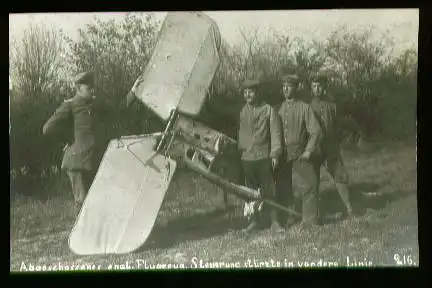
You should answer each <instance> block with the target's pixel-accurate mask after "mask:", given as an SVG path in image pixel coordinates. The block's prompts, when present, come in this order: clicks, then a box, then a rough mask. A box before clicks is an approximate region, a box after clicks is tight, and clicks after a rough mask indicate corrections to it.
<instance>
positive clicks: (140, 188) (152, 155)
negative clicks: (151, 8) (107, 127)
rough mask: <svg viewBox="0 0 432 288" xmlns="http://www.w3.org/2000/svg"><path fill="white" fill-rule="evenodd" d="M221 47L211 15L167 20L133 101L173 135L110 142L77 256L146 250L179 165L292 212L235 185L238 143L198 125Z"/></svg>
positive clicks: (79, 230)
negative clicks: (164, 123) (162, 122)
mask: <svg viewBox="0 0 432 288" xmlns="http://www.w3.org/2000/svg"><path fill="white" fill-rule="evenodd" d="M220 46H221V36H220V33H219V30H218V27H217V25H216V24H215V22H214V21H213V20H212V19H210V18H209V17H207V16H206V15H205V14H203V13H199V12H172V13H168V14H167V16H166V18H165V20H164V22H163V25H162V27H161V30H160V32H159V35H158V41H157V43H156V46H155V48H154V50H153V54H152V56H151V58H150V60H149V63H148V64H147V66H146V69H145V71H144V73H143V75H141V76H140V77H139V78H138V79H137V81H136V82H135V85H134V86H133V88H132V93H131V94H129V95H132V97H133V98H135V99H138V100H140V101H141V102H142V103H143V104H144V105H146V106H147V107H149V108H150V109H151V110H153V111H154V112H155V113H156V114H157V115H158V116H159V117H160V118H161V119H162V120H164V121H165V122H166V123H167V124H166V127H165V130H164V131H162V132H160V133H155V134H149V135H136V136H125V137H121V138H119V139H113V140H111V141H110V143H109V145H108V148H107V150H106V152H105V154H104V157H103V159H102V162H101V164H100V166H99V169H98V171H97V174H96V176H95V179H94V181H93V183H92V185H91V187H90V189H89V193H88V196H87V198H86V200H85V202H84V204H83V207H82V209H81V211H80V214H79V216H78V218H77V220H76V223H75V225H74V228H73V230H72V232H71V235H70V237H69V246H70V248H71V250H72V251H73V252H74V253H76V254H80V255H94V254H122V253H130V252H133V251H134V250H136V249H138V248H139V247H140V246H142V245H143V244H144V242H145V241H146V240H147V238H148V236H149V235H150V233H151V231H152V229H153V226H154V224H155V221H156V218H157V215H158V212H159V209H160V207H161V205H162V202H163V200H164V197H165V194H166V191H167V190H168V187H169V184H170V181H171V179H172V177H173V174H174V173H175V171H176V168H177V166H178V165H184V166H186V167H188V168H189V169H192V170H193V171H195V172H197V173H199V174H200V175H202V176H204V177H205V178H207V179H208V180H209V181H211V182H213V183H216V184H217V185H219V186H221V187H223V188H224V193H227V191H228V192H230V193H233V194H234V195H236V196H238V197H240V198H242V199H244V200H247V201H249V200H262V201H265V202H267V203H268V204H270V205H272V206H273V207H276V208H277V209H281V210H284V211H286V212H288V213H292V211H291V210H290V209H287V208H285V207H283V206H280V205H278V204H276V203H274V202H272V201H270V200H267V199H261V198H260V195H259V191H256V190H253V189H249V188H247V187H245V186H242V185H240V184H237V183H235V181H232V179H230V175H233V174H234V173H233V171H232V169H236V168H235V167H234V166H233V165H230V164H231V163H232V159H233V157H237V155H238V154H237V143H236V141H235V140H234V139H232V138H230V137H228V136H226V135H225V134H223V133H220V132H218V131H216V130H214V129H212V128H209V127H207V126H206V125H204V124H203V123H201V122H199V121H197V119H196V117H197V116H198V115H199V113H200V112H201V110H202V107H203V104H204V102H205V100H206V94H207V90H208V88H209V86H210V84H211V82H212V80H213V76H214V74H215V72H216V69H217V68H218V65H219V63H220V60H221V59H220V57H221V56H220V49H221V48H220Z"/></svg>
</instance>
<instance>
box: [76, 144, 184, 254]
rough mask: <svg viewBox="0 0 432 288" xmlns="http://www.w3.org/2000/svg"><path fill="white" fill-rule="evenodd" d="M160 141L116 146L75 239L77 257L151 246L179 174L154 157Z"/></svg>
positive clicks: (95, 184)
mask: <svg viewBox="0 0 432 288" xmlns="http://www.w3.org/2000/svg"><path fill="white" fill-rule="evenodd" d="M155 138H156V137H144V136H139V137H137V138H136V139H134V138H120V139H115V140H112V141H111V142H110V144H109V146H108V149H107V151H106V152H105V155H104V157H103V159H102V163H101V165H100V167H99V170H98V172H97V175H96V177H95V179H94V181H93V183H92V186H91V188H90V190H89V193H88V195H87V198H86V200H85V202H84V204H83V207H82V209H81V211H80V214H79V216H78V219H77V221H76V223H75V225H74V228H73V230H72V232H71V235H70V237H69V246H70V248H71V250H72V251H73V252H74V253H76V254H79V255H92V254H122V253H129V252H132V251H134V250H136V249H138V248H139V247H140V246H141V245H142V244H144V243H145V241H146V240H147V238H148V236H149V235H150V233H151V231H152V229H153V225H154V223H155V221H156V218H157V215H158V212H159V209H160V207H161V205H162V202H163V199H164V197H165V194H166V191H167V190H168V188H169V184H170V181H171V178H172V176H173V174H174V171H175V169H176V162H175V161H173V160H170V159H168V158H165V157H164V156H162V155H160V154H155V153H154V150H153V147H154V145H155V143H156V139H155Z"/></svg>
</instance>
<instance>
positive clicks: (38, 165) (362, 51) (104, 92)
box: [9, 13, 417, 185]
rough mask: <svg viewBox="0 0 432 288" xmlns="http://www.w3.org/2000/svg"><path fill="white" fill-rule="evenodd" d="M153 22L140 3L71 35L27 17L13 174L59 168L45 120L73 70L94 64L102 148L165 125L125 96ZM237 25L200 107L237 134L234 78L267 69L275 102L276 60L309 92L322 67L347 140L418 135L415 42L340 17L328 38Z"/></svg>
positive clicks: (148, 49) (15, 100)
mask: <svg viewBox="0 0 432 288" xmlns="http://www.w3.org/2000/svg"><path fill="white" fill-rule="evenodd" d="M159 25H160V23H158V22H157V21H155V20H154V19H153V18H152V17H151V15H149V14H145V13H138V14H134V13H130V14H127V15H126V16H125V17H124V18H123V19H122V20H120V21H114V20H107V21H102V20H100V19H98V18H95V21H94V22H93V23H91V24H87V25H86V26H85V27H84V28H83V29H80V30H79V35H80V37H79V38H78V39H71V38H70V37H69V36H68V35H65V34H64V33H63V31H61V30H60V31H59V30H56V29H55V28H49V27H47V26H44V25H41V24H38V25H36V24H31V25H29V27H28V28H27V29H26V30H25V33H24V35H23V37H22V38H21V39H19V41H17V42H14V43H11V44H10V45H11V47H10V55H9V59H10V75H11V76H12V80H13V89H12V91H10V94H9V97H10V127H11V129H10V164H11V167H10V168H11V179H12V181H20V182H23V183H24V182H25V183H28V185H34V183H38V181H41V180H43V179H46V178H47V177H51V176H53V175H57V173H58V166H59V165H60V162H61V157H62V147H63V146H64V143H62V142H61V141H58V139H55V138H54V137H46V136H43V135H42V125H43V123H44V122H45V121H46V120H47V119H48V117H50V115H51V114H52V113H53V112H54V111H55V109H56V108H57V107H58V105H59V104H60V103H61V102H62V101H63V100H64V99H65V98H69V97H72V96H73V87H72V86H71V81H70V77H72V76H73V75H75V74H76V73H77V72H79V71H85V70H93V71H95V75H96V87H95V91H97V92H96V93H97V94H98V96H100V97H98V98H97V99H99V100H98V101H102V102H103V103H101V104H102V105H97V106H98V107H101V108H100V109H101V110H102V111H100V113H99V115H101V116H102V118H103V119H100V122H101V123H103V129H102V130H101V131H100V135H98V137H99V138H100V139H101V140H102V141H101V143H103V144H102V145H101V146H100V147H99V149H100V150H101V153H103V151H104V149H105V147H106V144H107V143H108V141H109V139H112V138H114V137H118V136H122V135H131V134H141V133H150V132H155V131H160V130H161V129H163V123H161V122H160V120H159V119H158V118H157V117H156V116H155V115H154V114H153V113H152V112H151V111H149V110H148V109H146V107H144V106H143V105H139V104H138V105H133V106H132V107H129V108H127V107H126V105H125V95H126V94H127V93H128V92H129V90H130V88H131V87H132V85H133V83H134V81H135V80H136V78H137V77H138V76H139V75H140V74H141V73H142V72H143V70H144V69H145V66H146V63H147V62H148V60H149V58H150V56H151V53H152V49H153V47H154V45H155V43H156V40H157V35H158V27H159ZM241 35H242V37H243V42H242V44H241V45H237V46H234V47H228V45H226V43H224V45H222V48H221V63H220V66H219V68H218V70H217V72H216V74H215V77H214V80H213V83H212V84H211V87H210V89H209V91H208V101H207V103H206V105H205V107H204V111H203V113H202V115H200V118H201V120H202V121H204V122H205V123H207V124H208V125H210V126H211V127H214V128H217V129H220V130H221V131H223V132H225V133H226V134H228V135H230V136H232V137H234V138H235V137H236V128H235V127H236V126H237V123H236V121H237V118H238V113H239V111H240V109H241V106H242V105H243V96H242V93H241V89H240V88H239V87H240V84H241V82H242V81H243V80H244V79H245V78H247V77H249V78H250V77H255V78H258V77H259V78H260V79H266V82H265V83H266V84H265V85H264V87H263V91H264V92H265V95H266V96H265V97H266V98H267V100H268V102H269V103H270V104H273V105H278V104H280V101H281V99H282V98H281V97H282V94H281V88H280V85H279V84H278V77H279V72H280V71H281V70H283V71H286V72H293V73H297V74H298V75H299V76H300V78H301V79H302V83H303V85H302V88H301V90H300V91H299V92H300V93H304V94H305V95H306V94H307V93H308V92H309V91H308V89H309V83H310V80H311V77H312V76H313V75H314V74H315V73H316V72H317V71H319V70H320V71H325V72H326V73H327V74H328V76H329V79H330V81H329V83H328V91H329V95H330V96H331V98H332V100H333V101H335V102H336V103H337V105H338V106H339V107H340V108H339V110H340V111H342V113H343V115H344V119H345V120H346V121H345V122H346V123H347V125H346V128H345V131H344V132H345V133H344V135H345V136H344V139H345V141H346V142H354V143H355V142H357V141H359V139H366V140H373V139H376V138H380V139H386V140H390V141H394V140H397V141H405V140H412V139H415V135H416V90H417V79H416V77H417V51H416V50H415V49H406V50H405V51H404V52H403V53H401V54H400V55H399V56H397V57H391V56H390V53H389V52H391V51H390V50H391V49H392V48H393V47H394V46H393V44H392V39H391V38H381V39H380V40H379V41H373V40H372V30H371V29H369V30H368V29H365V30H364V31H354V32H353V31H350V30H349V27H339V28H338V29H337V30H335V31H334V32H333V33H332V34H331V35H330V36H329V37H327V39H325V40H324V41H313V42H312V43H306V41H305V40H304V39H302V38H294V37H290V35H288V34H283V33H269V34H268V35H267V37H264V38H263V37H260V35H259V34H258V32H257V31H252V32H250V33H244V32H242V33H241ZM221 117H223V119H224V121H220V119H221Z"/></svg>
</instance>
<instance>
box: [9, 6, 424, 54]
mask: <svg viewBox="0 0 432 288" xmlns="http://www.w3.org/2000/svg"><path fill="white" fill-rule="evenodd" d="M205 13H206V14H207V15H208V16H210V17H211V18H213V19H214V20H215V21H216V23H217V24H218V26H219V29H220V32H221V34H222V37H223V38H224V39H225V40H226V41H227V42H228V43H229V44H231V45H233V44H238V43H239V42H240V41H241V36H240V33H239V29H240V28H242V29H244V30H246V31H247V30H253V29H255V28H258V29H259V31H260V32H261V33H262V34H263V35H265V31H268V29H274V30H276V31H281V32H282V31H287V32H288V33H290V35H292V36H301V37H303V38H304V39H305V40H311V39H323V38H325V37H326V36H327V35H328V34H329V33H330V32H331V31H333V30H334V28H336V27H337V26H338V25H341V24H346V25H348V26H350V27H352V28H353V29H357V28H359V27H365V26H374V27H375V28H376V32H377V33H376V37H377V38H379V37H380V33H382V32H386V31H388V32H389V33H390V34H391V35H392V36H393V37H394V38H395V40H396V45H397V46H399V48H400V49H404V48H405V47H412V46H414V47H417V42H418V25H419V19H418V18H419V16H418V9H368V10H365V9H363V10H338V9H334V10H295V11H289V10H276V11H211V12H205ZM125 14H126V13H107V12H104V13H37V14H36V13H34V14H10V15H9V35H10V38H11V39H14V38H19V37H21V36H22V34H23V30H24V29H25V28H26V26H27V25H28V24H29V23H30V22H44V23H46V24H48V25H53V26H54V27H56V28H61V29H63V30H64V31H65V32H66V33H68V34H69V35H70V36H71V37H73V38H76V37H78V31H77V29H78V28H82V27H83V26H84V25H85V24H87V23H91V22H92V21H93V17H94V16H97V17H99V18H101V19H121V18H122V17H123V16H124V15H125ZM153 15H154V17H155V18H156V19H157V20H160V21H161V22H162V21H163V19H164V17H165V15H166V13H165V12H156V13H153Z"/></svg>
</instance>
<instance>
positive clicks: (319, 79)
mask: <svg viewBox="0 0 432 288" xmlns="http://www.w3.org/2000/svg"><path fill="white" fill-rule="evenodd" d="M327 81H328V77H327V75H325V74H324V73H318V74H316V75H315V76H314V77H312V83H320V84H325V83H327Z"/></svg>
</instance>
